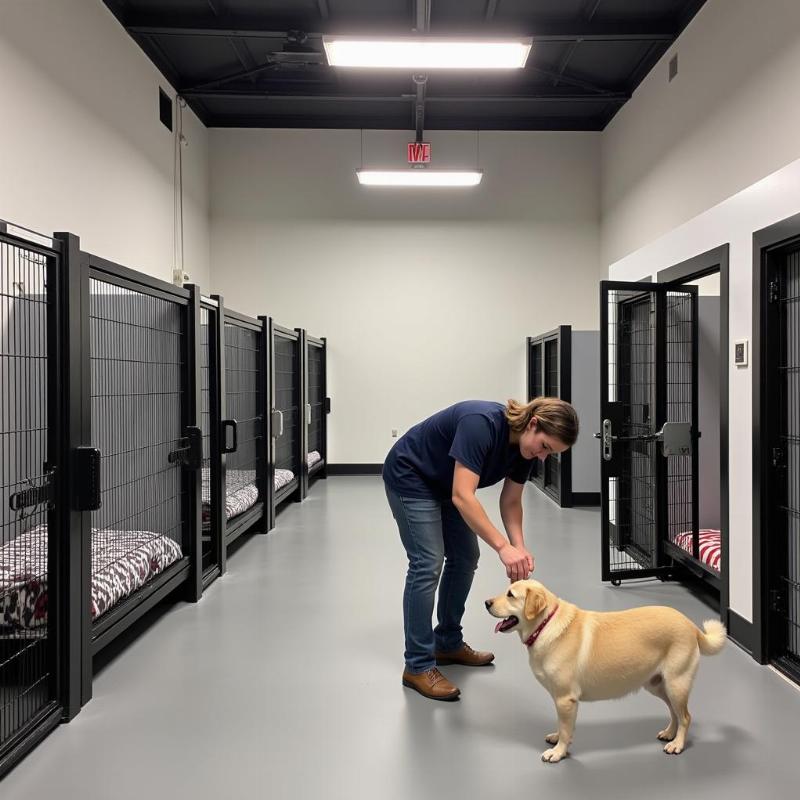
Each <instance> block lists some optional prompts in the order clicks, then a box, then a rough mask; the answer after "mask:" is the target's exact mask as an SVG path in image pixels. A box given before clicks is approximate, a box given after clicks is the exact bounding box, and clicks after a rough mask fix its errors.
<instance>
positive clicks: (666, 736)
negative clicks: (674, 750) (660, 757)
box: [658, 728, 678, 742]
mask: <svg viewBox="0 0 800 800" xmlns="http://www.w3.org/2000/svg"><path fill="white" fill-rule="evenodd" d="M677 732H678V731H677V730H675V729H674V728H664V730H663V731H659V732H658V738H659V739H661V741H662V742H671V741H672V740H673V739H674V738H675V734H676V733H677Z"/></svg>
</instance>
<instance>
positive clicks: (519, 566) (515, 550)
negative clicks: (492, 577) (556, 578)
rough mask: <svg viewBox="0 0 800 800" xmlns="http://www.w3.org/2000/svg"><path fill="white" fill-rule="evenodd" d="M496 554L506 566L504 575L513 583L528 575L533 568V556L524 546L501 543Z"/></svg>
mask: <svg viewBox="0 0 800 800" xmlns="http://www.w3.org/2000/svg"><path fill="white" fill-rule="evenodd" d="M497 555H499V556H500V560H501V561H502V562H503V566H504V567H505V568H506V575H508V578H509V580H510V581H511V582H512V583H513V582H514V581H521V580H524V579H525V578H527V577H528V575H529V574H530V571H531V570H532V569H533V556H532V555H531V554H530V553H529V552H528V551H527V550H526V549H525V548H524V547H514V545H513V544H511V543H510V542H509V544H505V545H503V546H502V547H501V548H500V550H499V551H498V553H497Z"/></svg>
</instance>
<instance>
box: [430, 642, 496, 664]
mask: <svg viewBox="0 0 800 800" xmlns="http://www.w3.org/2000/svg"><path fill="white" fill-rule="evenodd" d="M492 661H494V653H487V652H486V651H480V650H473V649H472V648H471V647H470V646H469V645H468V644H466V642H465V643H464V644H462V645H461V647H460V648H459V649H458V650H451V651H450V652H449V653H440V652H437V653H436V663H437V664H438V665H439V666H440V667H442V666H444V665H446V664H461V665H462V666H465V667H485V666H486V665H487V664H491V663H492Z"/></svg>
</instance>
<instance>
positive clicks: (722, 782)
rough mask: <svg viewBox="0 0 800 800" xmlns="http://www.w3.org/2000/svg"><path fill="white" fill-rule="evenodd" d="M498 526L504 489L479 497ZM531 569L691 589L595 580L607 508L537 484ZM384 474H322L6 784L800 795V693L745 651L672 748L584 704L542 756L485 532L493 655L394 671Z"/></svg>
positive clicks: (197, 793)
mask: <svg viewBox="0 0 800 800" xmlns="http://www.w3.org/2000/svg"><path fill="white" fill-rule="evenodd" d="M481 497H482V499H483V500H484V502H485V503H486V505H487V508H488V509H489V511H490V514H491V515H492V517H493V518H494V519H496V520H498V521H499V514H498V512H497V502H496V501H497V497H498V492H497V491H496V490H494V489H490V490H487V491H486V492H482V493H481ZM525 515H526V516H525V518H526V521H527V523H526V531H527V533H526V535H527V537H528V540H529V545H530V547H531V550H532V552H533V553H534V555H535V556H536V559H537V571H536V572H537V577H538V578H539V579H540V580H542V581H543V582H544V583H546V584H548V585H549V586H550V587H551V588H552V589H554V590H555V591H556V592H557V593H559V594H561V595H562V596H564V597H566V598H568V599H570V600H572V601H574V602H576V603H578V604H579V605H582V606H584V607H589V608H595V609H619V608H625V607H628V606H632V605H640V604H646V603H658V604H669V605H673V606H675V607H677V608H679V609H680V610H681V611H683V612H685V613H686V614H688V615H689V616H690V617H691V618H692V619H693V620H695V621H697V622H699V621H701V620H702V619H703V618H706V617H708V616H711V614H710V613H709V611H708V609H706V608H705V607H704V606H703V605H702V604H701V603H700V602H699V601H698V600H697V599H695V598H694V597H692V596H691V595H690V594H689V593H688V592H687V591H685V590H684V589H682V588H681V587H680V586H679V585H669V584H662V583H660V582H647V583H639V584H627V585H624V586H623V587H622V588H620V589H614V588H612V587H610V586H606V585H603V584H601V582H600V580H599V546H598V536H599V534H598V524H599V514H598V513H597V512H596V511H593V510H578V509H571V510H560V509H558V508H556V507H555V506H554V505H553V504H552V503H550V502H549V501H548V500H546V499H545V498H544V497H543V496H541V495H540V494H539V493H538V492H537V491H536V490H535V489H534V488H533V487H530V488H528V489H526V492H525ZM404 559H405V556H404V553H403V551H402V549H401V546H400V543H399V539H398V536H397V532H396V528H395V527H394V522H393V520H392V518H391V515H390V513H389V509H388V506H387V505H386V501H385V497H384V494H383V487H382V483H381V481H380V478H377V477H376V478H366V477H364V478H343V477H341V478H340V477H337V478H331V479H328V481H327V482H325V481H323V482H319V483H317V484H316V485H315V486H314V487H313V488H312V494H311V496H310V497H309V498H308V499H307V500H306V501H305V502H304V503H303V504H302V505H296V506H292V507H289V508H288V509H286V510H285V511H284V512H283V513H281V514H280V515H279V517H278V526H277V529H276V530H275V531H273V532H272V533H271V534H269V535H268V536H261V537H254V538H252V539H250V540H249V541H247V542H245V543H244V546H243V547H242V548H241V549H240V550H239V551H238V552H237V553H236V554H235V555H234V557H233V558H232V559H231V561H230V564H229V567H230V569H229V572H228V574H227V575H226V576H225V577H224V578H223V579H222V580H219V581H217V582H216V583H215V584H214V585H213V586H211V587H210V589H209V590H208V591H207V593H206V595H205V596H204V598H203V599H202V601H201V602H200V603H198V604H196V605H189V604H183V603H179V604H176V605H174V606H173V607H171V608H170V610H169V611H168V612H167V613H165V614H164V615H163V616H161V617H159V618H158V620H157V621H156V622H155V623H154V624H153V625H151V626H150V627H149V628H148V629H147V630H146V631H145V632H144V634H143V635H142V636H141V637H140V638H138V639H136V640H135V641H134V642H133V643H132V644H131V645H130V646H129V647H128V648H127V649H126V650H125V651H124V652H123V653H121V654H120V655H119V656H118V657H117V658H116V659H115V660H114V661H112V662H111V663H110V664H108V665H107V666H106V667H105V668H104V669H103V671H102V672H101V673H100V674H99V675H98V676H97V677H96V680H95V685H94V699H93V700H92V702H91V703H90V704H89V705H87V706H86V707H85V708H84V710H83V711H82V712H81V713H80V715H79V716H78V717H77V718H76V719H75V720H74V721H73V722H71V723H70V724H69V725H62V726H61V727H60V728H59V729H57V730H56V731H55V732H54V733H53V734H51V735H50V736H49V737H48V738H47V740H46V741H45V742H44V743H43V744H42V745H40V746H39V748H37V749H36V750H35V751H34V752H33V753H32V754H31V755H30V756H28V758H26V759H25V761H23V762H22V763H21V764H20V765H18V766H17V767H16V769H15V770H14V771H12V773H11V774H10V775H9V776H8V777H7V778H6V779H5V780H4V781H3V782H2V783H0V797H2V798H9V799H10V800H11V799H13V800H29V799H30V800H34V798H35V799H36V800H40V799H41V798H43V797H59V798H63V800H72V798H74V799H75V800H112V798H113V800H134V798H135V800H142V798H175V797H182V798H183V797H185V798H192V799H193V800H203V799H204V798H221V797H225V798H233V797H259V798H262V797H263V798H266V797H269V798H271V799H272V800H283V799H284V798H287V799H288V798H293V800H305V798H315V800H316V799H317V798H325V800H327V798H347V800H360V798H391V800H394V799H395V798H398V799H399V798H403V799H404V800H411V799H412V798H414V799H415V800H416V799H420V800H428V798H436V799H437V800H441V799H442V798H448V799H449V798H459V800H461V799H462V798H481V799H483V798H493V797H509V796H511V797H518V796H525V797H535V796H543V795H545V796H556V797H576V798H577V797H589V796H592V797H609V798H619V797H642V796H647V797H648V798H674V797H676V796H677V797H680V796H684V797H691V798H705V797H708V798H722V797H724V798H726V800H731V799H732V798H740V797H741V798H752V797H753V796H755V795H756V793H758V794H761V795H763V796H766V795H772V796H777V797H792V796H796V793H797V787H798V784H800V754H799V753H798V748H797V728H798V723H800V691H798V690H797V689H795V688H794V687H792V686H790V685H788V684H787V683H786V682H784V681H783V680H782V679H781V678H780V677H778V676H777V675H776V674H775V673H773V672H772V671H771V670H769V669H768V668H765V667H761V666H759V665H757V664H756V663H755V662H754V661H753V660H752V659H750V657H749V656H747V655H746V654H745V653H743V652H742V651H740V650H739V649H738V648H737V647H735V646H733V645H729V646H728V647H727V648H726V649H725V650H724V651H723V653H722V654H721V655H719V656H716V657H714V658H704V659H703V660H702V663H701V666H700V671H699V674H698V678H697V681H696V683H695V689H694V692H693V695H692V702H691V704H690V709H691V711H692V713H693V716H694V723H693V727H692V729H691V733H690V746H689V748H688V750H687V751H686V752H685V753H684V754H683V755H680V756H677V757H676V756H672V757H670V756H666V755H665V754H664V753H662V751H661V745H660V744H659V742H657V741H656V738H655V735H656V732H657V731H658V730H659V729H660V728H661V727H662V725H663V723H664V722H665V719H666V711H665V709H664V708H663V706H662V704H661V703H660V701H658V700H656V699H655V698H654V697H651V696H650V695H648V694H646V693H644V692H642V693H639V694H638V695H635V696H633V697H629V698H626V699H624V700H620V701H614V702H605V703H594V704H590V703H585V704H582V705H581V708H580V712H579V715H578V726H577V730H576V738H575V742H574V745H573V747H572V753H573V755H572V757H571V758H570V759H567V760H566V761H563V762H561V763H560V764H555V765H548V764H543V763H542V762H541V761H540V760H539V754H540V752H541V751H542V750H543V749H545V747H546V745H545V743H544V741H543V736H544V734H545V733H549V732H550V731H551V730H553V729H554V711H553V708H552V704H551V701H550V698H549V696H548V695H547V693H546V692H545V691H544V689H542V688H541V687H540V686H539V685H538V684H537V683H536V682H535V680H534V678H533V676H532V675H531V673H530V671H529V669H528V666H527V657H526V652H525V650H524V648H523V646H522V645H521V644H520V642H519V638H518V637H517V636H515V635H507V636H503V635H499V634H498V635H495V634H493V628H494V624H495V620H493V619H492V618H490V617H489V615H488V614H487V613H486V611H485V609H484V608H483V604H482V600H483V599H484V598H485V597H488V596H490V595H493V594H497V593H498V592H499V591H501V590H502V589H503V588H504V586H505V579H504V572H503V571H502V569H501V565H500V563H499V561H498V559H497V557H496V556H495V555H494V554H493V553H492V552H491V551H490V550H488V549H484V552H483V560H482V563H481V567H480V569H479V571H478V574H477V576H476V579H475V584H474V587H473V591H472V594H471V597H470V604H469V606H468V609H467V614H466V617H465V634H466V639H467V641H468V642H469V643H470V644H472V645H473V646H475V647H479V648H489V647H491V648H492V649H493V650H494V652H495V653H496V654H497V660H496V666H493V667H488V668H484V669H479V670H475V669H473V670H469V669H466V668H462V667H449V668H445V670H444V671H445V672H446V674H447V675H448V676H449V677H450V678H451V679H453V680H455V681H456V682H457V683H458V684H459V685H460V686H461V689H462V699H461V700H460V701H459V702H457V703H436V702H432V701H427V700H425V699H423V698H422V697H420V696H419V695H417V694H415V693H414V692H411V691H410V690H407V689H403V688H402V687H401V685H400V675H401V672H402V651H403V642H402V621H401V602H400V598H401V594H402V588H403V578H404V570H405V562H404Z"/></svg>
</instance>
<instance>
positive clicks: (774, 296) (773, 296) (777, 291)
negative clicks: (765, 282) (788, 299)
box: [769, 281, 781, 303]
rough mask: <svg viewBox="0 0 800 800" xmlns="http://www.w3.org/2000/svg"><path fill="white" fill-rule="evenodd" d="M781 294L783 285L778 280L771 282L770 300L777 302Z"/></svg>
mask: <svg viewBox="0 0 800 800" xmlns="http://www.w3.org/2000/svg"><path fill="white" fill-rule="evenodd" d="M780 296H781V286H780V284H779V283H778V281H770V282H769V302H770V303H777V302H778V300H779V299H780Z"/></svg>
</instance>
